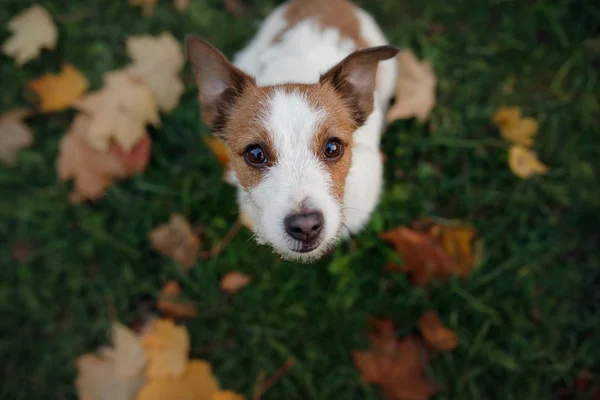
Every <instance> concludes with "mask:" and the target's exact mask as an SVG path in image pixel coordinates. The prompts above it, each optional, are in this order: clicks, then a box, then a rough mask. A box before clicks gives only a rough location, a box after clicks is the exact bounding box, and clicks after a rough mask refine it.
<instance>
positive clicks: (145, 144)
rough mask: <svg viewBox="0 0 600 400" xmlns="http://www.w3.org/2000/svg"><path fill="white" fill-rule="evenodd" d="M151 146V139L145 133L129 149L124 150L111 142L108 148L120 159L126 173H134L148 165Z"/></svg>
mask: <svg viewBox="0 0 600 400" xmlns="http://www.w3.org/2000/svg"><path fill="white" fill-rule="evenodd" d="M151 147H152V139H150V136H149V135H148V134H146V135H144V136H143V137H142V138H141V139H140V141H139V142H137V144H136V145H135V146H133V148H132V149H131V151H125V150H123V149H121V148H120V147H119V146H118V145H117V144H115V143H111V144H110V147H109V149H108V150H109V151H110V152H111V153H113V154H114V155H116V156H117V157H118V158H119V160H121V162H122V163H123V166H124V167H125V171H127V175H134V174H137V173H139V172H142V171H143V170H145V169H146V167H147V166H148V162H149V161H150V149H151Z"/></svg>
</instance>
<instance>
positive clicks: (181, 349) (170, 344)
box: [141, 319, 190, 379]
mask: <svg viewBox="0 0 600 400" xmlns="http://www.w3.org/2000/svg"><path fill="white" fill-rule="evenodd" d="M141 341H142V346H143V347H144V352H145V354H146V358H147V359H148V368H147V369H146V375H147V376H148V377H149V378H150V379H156V378H167V377H179V376H181V375H182V374H183V373H184V371H185V369H186V365H187V359H188V352H189V350H190V337H189V334H188V332H187V330H186V329H185V327H183V326H176V325H175V324H174V323H173V321H171V320H168V319H160V320H157V321H154V323H153V324H152V327H151V329H150V330H149V332H147V333H145V334H144V335H143V336H142V338H141Z"/></svg>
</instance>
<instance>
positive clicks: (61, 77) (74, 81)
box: [27, 64, 89, 112]
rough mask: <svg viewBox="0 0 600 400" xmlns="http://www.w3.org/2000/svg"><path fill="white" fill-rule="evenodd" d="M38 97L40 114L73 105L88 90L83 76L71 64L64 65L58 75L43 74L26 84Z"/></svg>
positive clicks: (87, 83)
mask: <svg viewBox="0 0 600 400" xmlns="http://www.w3.org/2000/svg"><path fill="white" fill-rule="evenodd" d="M27 86H28V87H29V88H30V89H31V90H33V91H34V92H35V93H37V95H38V96H39V97H40V100H41V106H40V110H41V111H42V112H50V111H61V110H64V109H65V108H67V107H69V106H70V105H71V104H73V103H74V102H75V101H76V100H77V99H78V98H79V97H80V96H81V95H82V94H83V93H84V92H85V91H86V90H87V88H88V86H89V82H88V80H87V78H86V77H85V75H83V74H82V73H81V72H80V71H79V70H78V69H76V68H75V67H73V66H72V65H71V64H64V65H63V66H62V70H61V72H60V74H45V75H43V76H41V77H39V78H38V79H35V80H32V81H29V82H27Z"/></svg>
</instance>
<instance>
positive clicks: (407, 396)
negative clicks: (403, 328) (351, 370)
mask: <svg viewBox="0 0 600 400" xmlns="http://www.w3.org/2000/svg"><path fill="white" fill-rule="evenodd" d="M369 342H370V344H371V346H370V349H369V350H368V351H359V350H354V351H353V353H352V357H353V359H354V365H355V366H356V368H357V369H358V371H359V372H360V375H361V377H362V378H363V379H364V380H365V381H366V382H368V383H373V384H376V385H379V386H380V388H381V390H382V392H383V393H384V395H385V397H386V398H387V399H394V400H420V399H423V400H426V399H428V398H429V397H430V396H432V395H433V394H434V393H435V390H434V388H433V385H432V384H431V383H430V382H429V380H428V379H427V376H426V375H425V368H424V363H425V362H426V358H427V357H426V354H425V353H424V349H423V348H422V346H421V344H420V342H419V340H418V339H417V338H416V337H414V336H406V337H404V338H402V339H396V337H395V335H394V328H393V325H392V323H391V321H389V320H376V319H374V320H372V321H371V333H370V334H369Z"/></svg>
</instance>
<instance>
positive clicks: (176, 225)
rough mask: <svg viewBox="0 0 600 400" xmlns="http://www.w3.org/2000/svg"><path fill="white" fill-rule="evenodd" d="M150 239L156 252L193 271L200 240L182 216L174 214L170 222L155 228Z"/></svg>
mask: <svg viewBox="0 0 600 400" xmlns="http://www.w3.org/2000/svg"><path fill="white" fill-rule="evenodd" d="M149 237H150V241H151V242H152V247H153V248H154V249H155V250H156V251H158V252H159V253H162V254H164V255H166V256H167V257H170V258H172V259H173V260H174V261H175V262H176V263H177V264H179V265H181V266H182V267H184V268H185V269H191V268H192V267H193V266H194V264H195V263H196V257H198V251H199V250H200V239H199V238H198V237H197V236H196V235H195V234H194V231H193V229H192V227H191V225H190V224H189V223H188V222H187V220H186V219H185V218H184V217H183V216H182V215H179V214H172V215H171V218H170V219H169V222H168V223H167V224H163V225H160V226H158V227H156V228H154V229H153V230H152V231H151V232H150V235H149Z"/></svg>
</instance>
